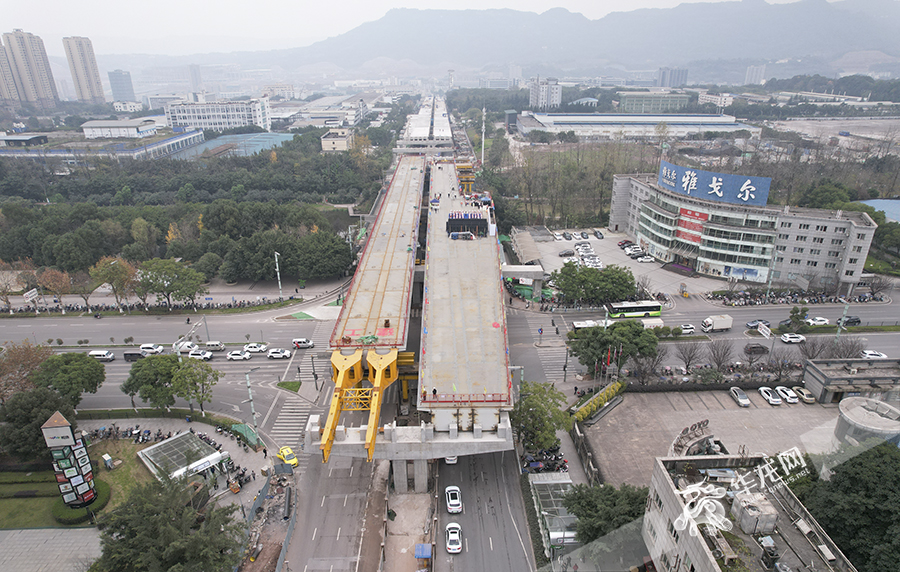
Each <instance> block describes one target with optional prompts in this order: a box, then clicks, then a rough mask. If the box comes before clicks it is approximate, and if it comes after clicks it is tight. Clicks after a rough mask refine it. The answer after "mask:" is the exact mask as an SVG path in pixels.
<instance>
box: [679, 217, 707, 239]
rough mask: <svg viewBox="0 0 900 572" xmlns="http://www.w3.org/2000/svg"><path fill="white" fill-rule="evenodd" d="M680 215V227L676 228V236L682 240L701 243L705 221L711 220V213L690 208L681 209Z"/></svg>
mask: <svg viewBox="0 0 900 572" xmlns="http://www.w3.org/2000/svg"><path fill="white" fill-rule="evenodd" d="M678 215H679V216H678V229H676V230H675V236H676V237H678V238H680V239H682V240H687V241H689V242H697V243H699V242H700V235H702V234H703V223H704V222H705V221H707V220H709V214H707V213H701V212H697V211H693V210H690V209H679V211H678Z"/></svg>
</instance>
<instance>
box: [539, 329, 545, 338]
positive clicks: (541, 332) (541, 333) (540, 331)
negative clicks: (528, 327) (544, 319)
mask: <svg viewBox="0 0 900 572" xmlns="http://www.w3.org/2000/svg"><path fill="white" fill-rule="evenodd" d="M538 333H539V334H540V335H542V336H543V335H544V328H538Z"/></svg>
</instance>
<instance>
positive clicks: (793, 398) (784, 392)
mask: <svg viewBox="0 0 900 572" xmlns="http://www.w3.org/2000/svg"><path fill="white" fill-rule="evenodd" d="M775 393H777V394H778V397H780V398H781V399H782V400H784V402H785V403H799V401H800V400H799V399H798V398H797V394H796V393H794V391H793V390H792V389H791V388H789V387H785V386H783V385H779V386H778V387H776V388H775Z"/></svg>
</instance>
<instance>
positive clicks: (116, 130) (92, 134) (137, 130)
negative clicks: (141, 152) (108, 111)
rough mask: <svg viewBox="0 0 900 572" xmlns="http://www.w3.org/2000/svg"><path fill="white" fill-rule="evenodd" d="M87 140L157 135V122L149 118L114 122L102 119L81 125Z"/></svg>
mask: <svg viewBox="0 0 900 572" xmlns="http://www.w3.org/2000/svg"><path fill="white" fill-rule="evenodd" d="M81 129H82V130H83V131H84V137H85V139H116V138H120V137H124V138H126V139H141V138H143V137H151V136H153V135H156V121H154V120H152V119H147V118H139V119H123V120H118V121H112V120H107V119H101V120H97V121H87V122H85V123H83V124H82V125H81Z"/></svg>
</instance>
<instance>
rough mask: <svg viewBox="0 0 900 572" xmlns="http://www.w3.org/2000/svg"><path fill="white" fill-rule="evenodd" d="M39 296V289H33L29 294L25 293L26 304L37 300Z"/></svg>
mask: <svg viewBox="0 0 900 572" xmlns="http://www.w3.org/2000/svg"><path fill="white" fill-rule="evenodd" d="M38 296H39V294H38V291H37V288H32V289H31V290H29V291H28V292H25V302H31V301H32V300H34V299H35V298H37V297H38Z"/></svg>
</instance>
